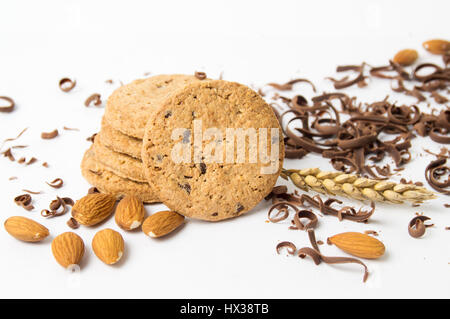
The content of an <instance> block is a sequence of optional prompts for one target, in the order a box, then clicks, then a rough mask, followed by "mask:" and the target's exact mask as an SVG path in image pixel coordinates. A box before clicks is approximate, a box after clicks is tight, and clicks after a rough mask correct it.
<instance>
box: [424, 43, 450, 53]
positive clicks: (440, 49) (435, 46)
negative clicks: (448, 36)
mask: <svg viewBox="0 0 450 319" xmlns="http://www.w3.org/2000/svg"><path fill="white" fill-rule="evenodd" d="M423 47H424V48H425V49H426V50H428V51H429V52H431V53H433V54H445V53H448V52H450V42H449V41H446V40H440V39H434V40H429V41H426V42H424V43H423Z"/></svg>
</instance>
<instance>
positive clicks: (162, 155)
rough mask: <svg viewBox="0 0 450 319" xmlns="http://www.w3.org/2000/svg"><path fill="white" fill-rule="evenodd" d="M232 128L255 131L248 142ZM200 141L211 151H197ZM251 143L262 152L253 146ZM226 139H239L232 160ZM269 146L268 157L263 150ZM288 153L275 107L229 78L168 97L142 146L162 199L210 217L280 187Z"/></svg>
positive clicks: (235, 210) (242, 207) (251, 203)
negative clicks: (276, 184)
mask: <svg viewBox="0 0 450 319" xmlns="http://www.w3.org/2000/svg"><path fill="white" fill-rule="evenodd" d="M199 123H200V125H201V129H199ZM214 128H215V129H214ZM227 128H228V129H231V130H232V129H242V131H243V132H248V134H249V137H248V138H247V137H245V136H244V138H242V140H246V141H247V142H246V145H244V146H242V145H243V144H242V143H240V144H239V143H237V142H236V143H233V142H231V141H232V140H231V136H232V134H230V138H229V139H228V138H226V129H227ZM252 129H254V131H253V132H254V135H252V134H251V132H252ZM260 129H263V130H260ZM264 129H267V134H265V133H264ZM231 130H230V131H231ZM198 132H202V134H198ZM235 132H237V130H236V131H235ZM205 133H210V134H211V135H210V137H209V138H208V137H207V135H205ZM212 133H214V134H216V135H214V134H212ZM220 134H222V136H220ZM271 134H274V135H271ZM199 135H200V140H199V138H198V136H199ZM202 135H203V138H204V140H203V141H202ZM172 136H173V137H174V138H175V139H174V140H173V139H172ZM252 136H253V137H255V138H256V140H255V139H253V138H250V137H252ZM199 141H200V142H199ZM250 141H253V143H250ZM255 141H257V142H256V143H255ZM258 143H263V144H261V145H262V147H259V146H258ZM264 143H265V144H264ZM194 144H195V146H196V148H195V149H196V150H203V151H204V152H203V153H198V152H194ZM250 144H251V145H253V146H254V147H256V150H255V149H253V150H252V151H249V145H250ZM200 145H202V147H201V148H200V147H199V146H200ZM227 145H229V146H231V145H235V149H234V151H233V150H230V151H229V156H228V159H227V156H226V154H227V151H226V149H227V147H226V146H227ZM239 145H241V146H239ZM264 145H268V147H264ZM267 148H269V149H270V150H269V151H268V153H267V152H266V153H267V154H268V155H269V156H270V158H267V161H266V160H265V158H264V157H263V156H260V154H259V152H258V149H261V150H266V151H267ZM214 149H217V150H218V151H217V152H215V151H214V152H213V150H214ZM220 149H222V156H220ZM237 149H240V152H237V151H236V150H237ZM272 149H273V150H274V151H275V152H274V153H273V156H271V154H272V153H271V150H272ZM183 150H184V152H183ZM186 150H187V151H186ZM189 150H190V151H191V152H192V154H191V156H189ZM242 150H244V151H243V152H242ZM183 154H185V155H186V154H187V155H186V158H185V160H184V161H183V160H182V157H183ZM208 154H210V155H211V156H208ZM173 155H179V157H178V158H176V156H173ZM254 155H256V159H255V158H254V157H253V156H254ZM214 157H215V159H214ZM283 158H284V144H283V139H282V134H281V128H280V126H279V123H278V121H277V118H276V116H275V114H274V112H273V110H272V108H271V107H270V106H269V105H268V104H267V103H266V102H265V101H264V100H263V99H262V98H261V97H260V96H259V94H257V93H256V92H254V91H253V90H251V89H250V88H248V87H247V86H244V85H241V84H238V83H233V82H227V81H222V80H217V81H203V82H199V83H193V84H190V85H188V86H186V87H185V88H183V89H182V90H179V91H178V92H176V93H175V94H173V95H172V96H171V97H169V98H168V99H167V100H166V101H165V102H164V104H163V105H162V106H161V107H160V108H159V109H158V111H156V112H154V113H153V114H152V116H151V117H150V118H149V121H148V123H147V126H146V128H145V135H144V139H143V148H142V160H143V163H144V172H145V175H146V176H147V180H148V182H149V184H150V187H152V189H154V190H155V192H156V193H157V194H158V197H159V198H160V200H161V201H162V202H163V203H164V204H166V205H167V206H168V207H169V208H170V209H172V210H174V211H177V212H178V213H180V214H183V215H185V216H188V217H192V218H197V219H203V220H209V221H218V220H222V219H227V218H231V217H236V216H239V215H241V214H243V213H245V212H247V211H249V210H251V209H252V208H253V207H255V206H256V205H257V204H258V203H259V202H260V201H261V200H262V199H263V198H264V197H265V196H267V195H268V194H269V193H270V191H271V190H272V188H273V186H274V185H275V182H276V180H277V178H278V176H279V174H280V171H281V168H282V163H283ZM221 159H222V160H221ZM269 159H270V160H269ZM190 160H191V162H189V161H190ZM239 160H240V162H239ZM186 161H187V163H186ZM264 170H265V171H264Z"/></svg>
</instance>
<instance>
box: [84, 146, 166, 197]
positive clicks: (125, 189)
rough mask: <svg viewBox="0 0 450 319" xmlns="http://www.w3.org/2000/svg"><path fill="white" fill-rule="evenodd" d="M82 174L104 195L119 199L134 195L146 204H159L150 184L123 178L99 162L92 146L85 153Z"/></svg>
mask: <svg viewBox="0 0 450 319" xmlns="http://www.w3.org/2000/svg"><path fill="white" fill-rule="evenodd" d="M81 173H82V175H83V177H84V178H85V179H86V180H87V181H88V182H89V183H90V184H91V185H92V186H95V187H96V188H97V189H98V190H99V191H100V192H102V193H107V194H112V195H114V196H116V197H117V198H122V197H123V196H125V195H134V196H136V197H137V198H139V199H140V200H141V201H143V202H144V203H156V202H159V200H158V197H157V196H156V195H155V193H154V192H153V191H152V189H151V188H150V186H149V185H148V183H139V182H135V181H132V180H129V179H126V178H122V177H120V176H118V175H116V174H114V173H113V172H111V171H110V170H108V168H107V167H106V166H104V165H102V164H101V163H99V162H97V161H96V160H95V154H94V150H93V147H92V146H91V147H90V148H89V149H88V150H87V151H86V152H85V153H84V156H83V160H82V162H81Z"/></svg>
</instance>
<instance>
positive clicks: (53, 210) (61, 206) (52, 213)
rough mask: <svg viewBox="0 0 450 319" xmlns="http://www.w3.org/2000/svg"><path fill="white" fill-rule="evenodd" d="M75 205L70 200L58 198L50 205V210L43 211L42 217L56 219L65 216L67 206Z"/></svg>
mask: <svg viewBox="0 0 450 319" xmlns="http://www.w3.org/2000/svg"><path fill="white" fill-rule="evenodd" d="M71 205H73V200H72V199H70V198H67V197H65V198H60V197H59V196H56V199H54V200H52V201H51V202H50V204H49V209H50V210H48V209H43V210H42V211H41V216H42V217H46V218H51V217H56V216H61V215H64V214H65V213H66V212H67V211H68V209H67V206H71Z"/></svg>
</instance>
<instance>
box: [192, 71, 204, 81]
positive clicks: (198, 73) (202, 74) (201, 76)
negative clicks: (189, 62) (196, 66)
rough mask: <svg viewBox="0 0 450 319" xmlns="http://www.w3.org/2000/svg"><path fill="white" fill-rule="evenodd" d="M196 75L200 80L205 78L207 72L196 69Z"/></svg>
mask: <svg viewBox="0 0 450 319" xmlns="http://www.w3.org/2000/svg"><path fill="white" fill-rule="evenodd" d="M194 76H195V77H196V78H197V79H199V80H204V79H206V77H207V76H206V73H205V72H198V71H195V73H194Z"/></svg>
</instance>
